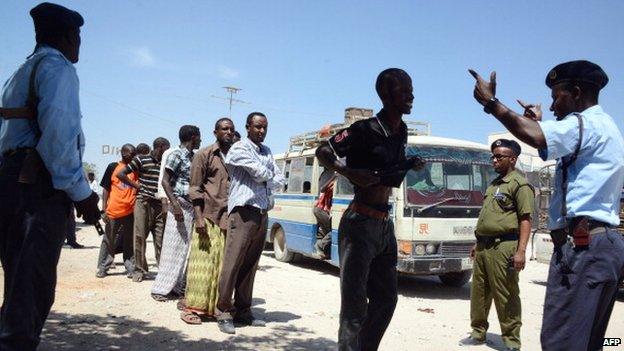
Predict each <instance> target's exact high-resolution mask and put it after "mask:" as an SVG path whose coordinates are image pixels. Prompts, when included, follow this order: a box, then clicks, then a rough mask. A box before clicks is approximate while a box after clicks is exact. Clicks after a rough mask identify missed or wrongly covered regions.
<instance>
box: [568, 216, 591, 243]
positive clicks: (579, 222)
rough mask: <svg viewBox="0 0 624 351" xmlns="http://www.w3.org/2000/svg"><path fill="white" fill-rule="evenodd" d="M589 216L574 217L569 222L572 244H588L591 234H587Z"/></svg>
mask: <svg viewBox="0 0 624 351" xmlns="http://www.w3.org/2000/svg"><path fill="white" fill-rule="evenodd" d="M589 231H590V228H589V217H585V216H583V217H574V218H572V223H571V224H570V233H572V239H573V241H574V246H581V247H583V246H589V242H590V241H591V235H589Z"/></svg>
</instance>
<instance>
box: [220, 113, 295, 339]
mask: <svg viewBox="0 0 624 351" xmlns="http://www.w3.org/2000/svg"><path fill="white" fill-rule="evenodd" d="M245 126H246V128H247V137H246V138H243V139H241V140H240V141H239V142H237V143H236V144H234V145H232V147H231V148H230V150H229V151H228V154H227V156H226V157H225V165H226V166H227V169H228V174H229V175H230V193H229V198H228V213H229V226H228V231H227V238H226V240H225V253H224V255H223V268H222V270H221V277H220V278H219V299H218V300H217V311H216V317H217V322H218V325H219V329H220V330H221V331H222V332H224V333H228V334H234V333H235V329H234V323H233V322H236V323H238V324H243V325H253V326H264V325H265V324H266V323H265V322H264V321H263V320H260V319H257V318H255V317H254V316H253V315H252V314H251V299H252V294H253V283H254V279H255V276H256V269H257V267H258V261H259V260H260V255H261V254H262V248H263V247H264V240H265V236H266V232H267V219H268V218H267V211H268V210H270V209H271V208H273V204H272V201H271V199H270V196H271V193H272V192H273V191H275V190H277V189H281V188H282V187H283V186H284V176H283V175H282V171H281V170H280V169H279V168H278V167H277V165H276V164H275V160H274V159H273V154H272V153H271V149H269V148H268V147H267V146H266V145H264V144H263V143H262V142H263V141H264V138H265V137H266V133H267V128H268V122H267V118H266V116H265V115H264V114H262V113H260V112H252V113H250V114H249V115H248V116H247V122H246V125H245ZM235 289H236V293H235V295H234V304H232V293H233V292H234V290H235Z"/></svg>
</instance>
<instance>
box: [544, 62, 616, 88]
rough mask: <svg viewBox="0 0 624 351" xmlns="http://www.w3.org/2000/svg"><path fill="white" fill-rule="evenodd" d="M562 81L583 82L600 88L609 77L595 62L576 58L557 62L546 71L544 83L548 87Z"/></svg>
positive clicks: (605, 83)
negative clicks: (575, 59) (576, 59)
mask: <svg viewBox="0 0 624 351" xmlns="http://www.w3.org/2000/svg"><path fill="white" fill-rule="evenodd" d="M563 82H585V83H589V84H593V85H595V86H596V87H598V89H602V88H604V87H605V85H607V83H608V82H609V77H607V74H606V73H605V72H604V71H603V70H602V68H600V66H598V65H597V64H595V63H593V62H589V61H585V60H578V61H570V62H566V63H561V64H558V65H557V66H555V68H553V69H551V70H550V72H548V75H547V76H546V85H547V86H548V87H549V88H552V87H553V86H554V85H555V84H559V83H563Z"/></svg>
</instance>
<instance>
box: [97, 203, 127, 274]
mask: <svg viewBox="0 0 624 351" xmlns="http://www.w3.org/2000/svg"><path fill="white" fill-rule="evenodd" d="M133 226H134V215H133V214H132V213H131V214H129V215H127V216H125V217H121V218H115V219H111V220H110V221H109V222H108V223H107V224H106V234H105V235H104V236H103V237H102V244H101V245H100V254H99V257H98V269H101V270H108V269H110V268H111V266H112V265H113V263H114V261H115V254H116V253H117V247H118V246H119V245H118V244H119V241H121V242H122V248H123V261H124V266H125V267H126V271H128V272H132V271H133V269H134V245H133V241H134V238H133Z"/></svg>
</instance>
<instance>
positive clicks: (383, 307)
mask: <svg viewBox="0 0 624 351" xmlns="http://www.w3.org/2000/svg"><path fill="white" fill-rule="evenodd" d="M338 233H339V234H338V236H339V250H340V330H339V331H338V346H339V349H340V350H377V348H378V347H379V343H380V342H381V338H382V337H383V334H384V333H385V331H386V328H387V327H388V324H390V320H391V319H392V315H393V314H394V308H395V307H396V303H397V270H396V265H397V243H396V239H395V237H394V225H393V223H392V221H390V220H381V219H375V218H371V217H368V216H365V215H362V214H359V213H356V212H354V211H352V210H350V209H347V210H346V211H345V213H344V215H343V216H342V219H341V220H340V227H339V228H338Z"/></svg>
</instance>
